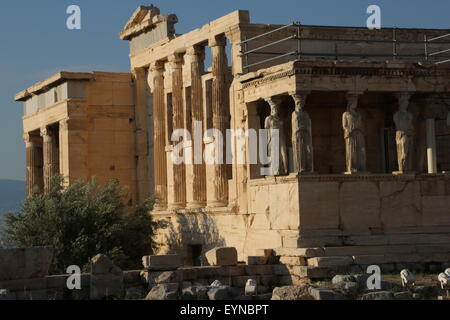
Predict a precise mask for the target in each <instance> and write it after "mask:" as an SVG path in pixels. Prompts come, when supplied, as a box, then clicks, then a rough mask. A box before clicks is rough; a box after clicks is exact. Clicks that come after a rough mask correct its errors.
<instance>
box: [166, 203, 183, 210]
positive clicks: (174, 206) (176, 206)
mask: <svg viewBox="0 0 450 320" xmlns="http://www.w3.org/2000/svg"><path fill="white" fill-rule="evenodd" d="M185 208H186V204H185V203H181V202H180V203H171V204H169V210H178V209H185Z"/></svg>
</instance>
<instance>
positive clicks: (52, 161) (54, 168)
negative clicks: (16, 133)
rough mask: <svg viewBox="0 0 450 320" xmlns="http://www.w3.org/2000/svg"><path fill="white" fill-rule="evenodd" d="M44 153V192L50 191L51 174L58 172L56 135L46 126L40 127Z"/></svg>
mask: <svg viewBox="0 0 450 320" xmlns="http://www.w3.org/2000/svg"><path fill="white" fill-rule="evenodd" d="M41 136H42V139H43V154H44V192H45V193H47V192H49V191H50V187H51V181H52V178H53V176H55V175H57V174H59V152H58V147H57V142H56V141H57V139H59V137H58V136H56V135H55V132H54V130H51V129H50V128H48V127H44V128H41Z"/></svg>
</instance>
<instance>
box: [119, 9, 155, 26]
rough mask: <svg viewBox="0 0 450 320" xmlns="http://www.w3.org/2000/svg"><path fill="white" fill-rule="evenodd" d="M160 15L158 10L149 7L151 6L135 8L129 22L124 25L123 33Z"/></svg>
mask: <svg viewBox="0 0 450 320" xmlns="http://www.w3.org/2000/svg"><path fill="white" fill-rule="evenodd" d="M159 14H160V11H159V8H157V7H155V6H153V5H151V6H140V7H139V8H137V9H136V10H135V11H134V13H133V15H132V16H131V18H130V20H128V22H127V23H126V24H125V27H124V28H123V31H124V32H125V31H127V30H130V29H132V28H135V27H136V26H139V25H140V24H142V23H144V22H146V21H152V19H153V17H154V16H157V15H159Z"/></svg>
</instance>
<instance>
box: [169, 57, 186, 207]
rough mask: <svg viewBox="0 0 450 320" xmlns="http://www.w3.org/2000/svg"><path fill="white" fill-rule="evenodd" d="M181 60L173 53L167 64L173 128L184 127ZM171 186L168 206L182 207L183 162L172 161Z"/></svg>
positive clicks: (184, 198)
mask: <svg viewBox="0 0 450 320" xmlns="http://www.w3.org/2000/svg"><path fill="white" fill-rule="evenodd" d="M182 62H183V58H182V56H181V55H178V54H174V55H172V56H170V57H169V65H170V68H171V70H172V106H173V111H172V112H173V130H177V129H183V128H184V117H183V69H182V67H183V65H182ZM169 139H170V137H169ZM173 187H174V197H173V203H170V204H169V208H170V209H181V208H184V207H185V206H186V170H185V165H184V163H179V164H176V163H173Z"/></svg>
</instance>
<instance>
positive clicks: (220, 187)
mask: <svg viewBox="0 0 450 320" xmlns="http://www.w3.org/2000/svg"><path fill="white" fill-rule="evenodd" d="M209 46H210V47H211V51H212V75H213V85H212V87H213V88H212V114H213V128H214V129H216V130H218V131H220V132H221V133H222V137H223V141H224V142H225V141H226V139H225V137H226V129H227V128H228V120H229V119H228V118H229V112H228V111H229V106H230V103H229V99H230V98H229V87H228V80H227V75H228V59H227V55H226V51H225V46H226V40H225V37H224V36H216V37H214V38H212V39H210V40H209ZM220 147H221V148H222V150H220V151H222V155H223V157H222V158H221V159H219V160H220V163H216V164H214V171H213V172H214V173H213V177H212V179H213V187H214V189H213V190H212V193H211V198H208V206H209V207H222V206H226V205H227V204H228V177H227V165H226V160H225V159H226V153H225V152H226V148H225V143H223V146H220Z"/></svg>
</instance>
